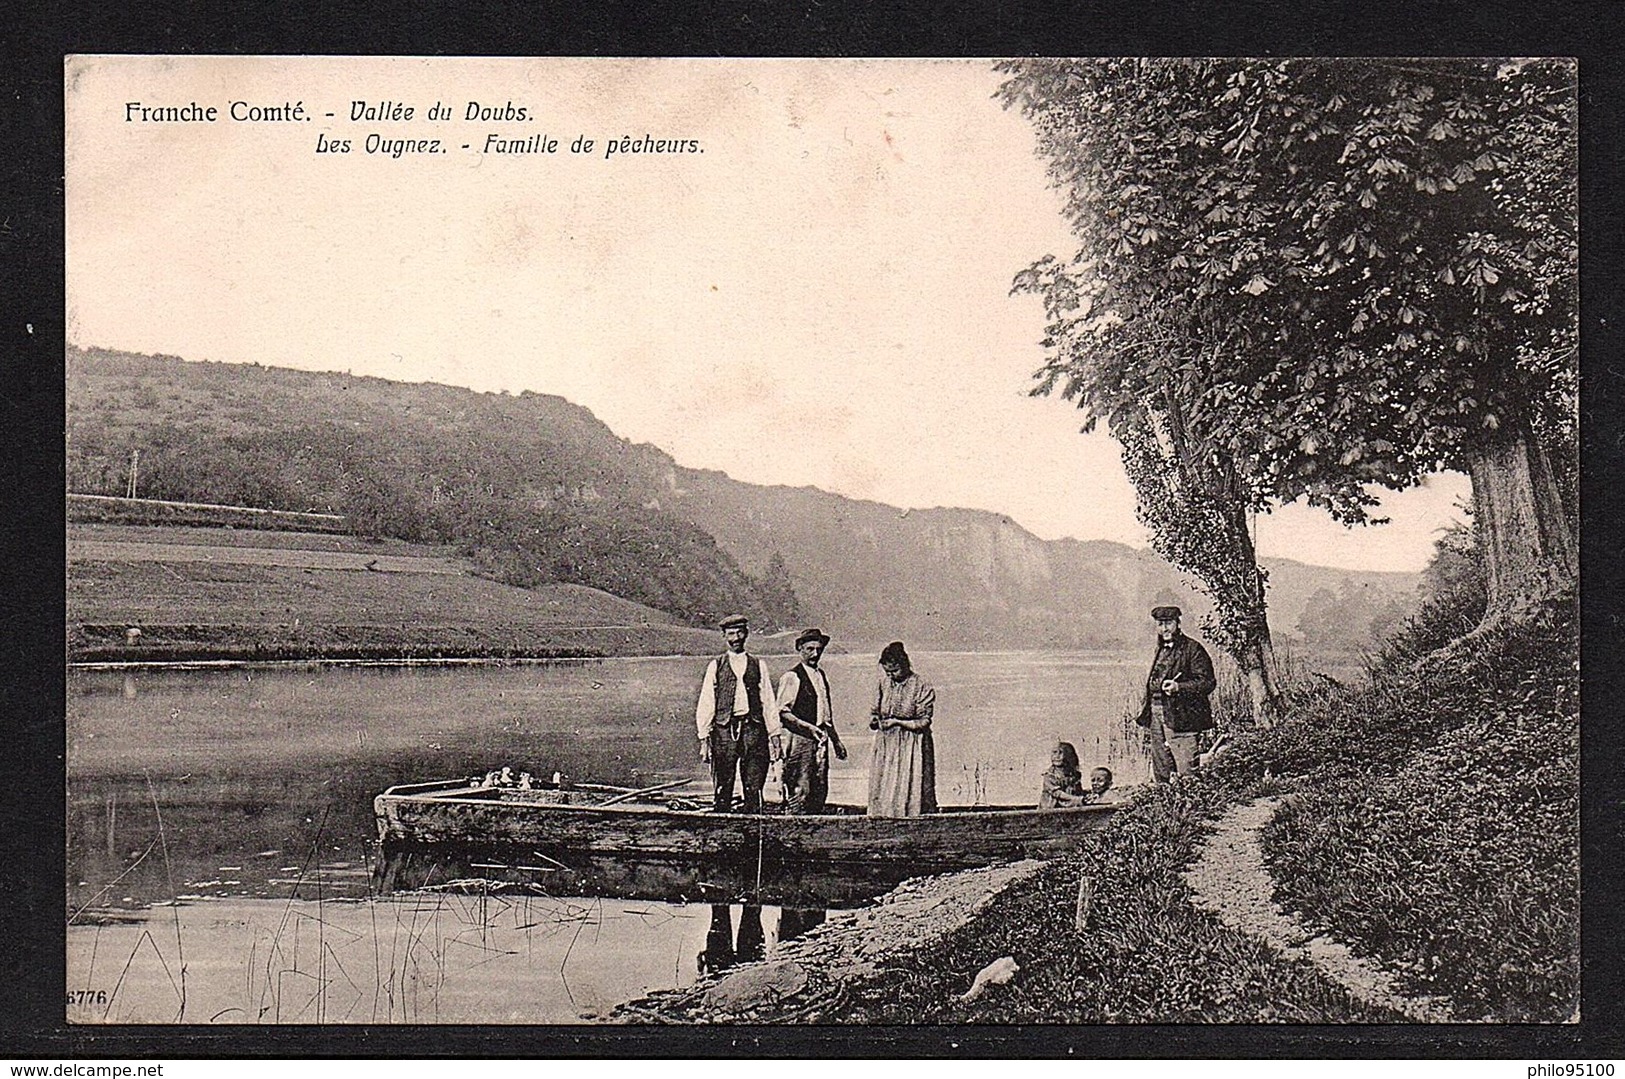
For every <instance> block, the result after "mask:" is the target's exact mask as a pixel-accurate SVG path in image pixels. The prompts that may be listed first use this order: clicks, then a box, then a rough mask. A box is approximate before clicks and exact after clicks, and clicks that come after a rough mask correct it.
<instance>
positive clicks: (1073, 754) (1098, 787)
mask: <svg viewBox="0 0 1625 1079" xmlns="http://www.w3.org/2000/svg"><path fill="white" fill-rule="evenodd" d="M1111 789H1112V770H1111V769H1110V768H1107V767H1105V766H1101V767H1099V768H1096V769H1095V770H1094V771H1092V772H1090V773H1089V789H1088V790H1084V788H1083V772H1082V770H1081V769H1080V767H1079V765H1078V751H1077V748H1076V747H1074V746H1073V745H1072V743H1071V742H1057V743H1055V749H1054V750H1053V751H1051V753H1050V757H1049V771H1047V772H1045V773H1044V787H1043V789H1042V790H1041V791H1039V793H1038V808H1039V809H1060V808H1062V807H1064V806H1080V805H1088V804H1089V803H1090V802H1098V801H1101V800H1103V799H1104V798H1105V797H1106V793H1107V792H1108V791H1110V790H1111Z"/></svg>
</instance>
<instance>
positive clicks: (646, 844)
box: [374, 785, 1114, 868]
mask: <svg viewBox="0 0 1625 1079" xmlns="http://www.w3.org/2000/svg"><path fill="white" fill-rule="evenodd" d="M557 797H558V795H556V794H553V793H550V792H547V791H520V790H514V789H511V788H490V787H468V786H465V785H440V786H435V785H419V786H415V787H396V788H391V789H390V790H388V791H385V792H384V793H383V794H381V795H379V796H378V797H377V799H376V800H375V802H374V811H375V813H376V816H377V819H378V828H379V837H380V839H381V840H382V841H383V842H384V844H385V845H386V846H389V845H399V844H411V845H435V844H455V843H463V844H477V845H501V846H526V847H530V848H533V849H535V850H538V851H548V852H559V851H569V852H581V853H589V854H611V855H616V856H618V857H622V858H651V857H661V858H684V859H738V858H741V857H751V858H756V859H772V860H773V861H775V862H784V861H790V862H794V861H811V862H824V863H828V862H841V863H859V864H863V863H868V864H891V865H899V864H902V865H919V866H920V867H922V868H927V867H929V868H940V867H948V866H951V867H968V866H977V865H987V864H990V863H993V862H997V861H1005V860H1009V859H1016V858H1031V857H1040V858H1042V857H1051V856H1053V855H1056V854H1059V853H1064V852H1065V851H1068V850H1073V849H1076V848H1077V847H1078V846H1079V845H1080V844H1081V843H1082V842H1083V841H1084V838H1085V837H1086V836H1087V835H1088V834H1089V832H1091V831H1093V830H1095V829H1097V828H1099V827H1101V826H1103V825H1104V824H1105V823H1106V821H1108V820H1109V819H1110V817H1111V815H1112V813H1113V811H1114V807H1113V806H1111V805H1092V806H1080V807H1076V808H1069V809H1052V810H1039V809H1036V808H1033V807H1009V808H989V807H965V808H947V809H945V810H944V811H942V812H940V813H935V814H930V815H927V816H923V817H907V818H885V817H869V816H866V815H864V813H863V812H862V810H861V809H857V808H855V807H839V806H836V807H831V810H832V811H831V812H829V813H826V814H820V815H817V816H790V815H786V814H774V813H768V814H742V813H712V812H695V811H689V810H682V809H667V808H659V807H650V806H646V805H612V806H596V805H577V804H568V803H564V802H560V801H557V800H554V799H556V798H557ZM600 800H601V799H600Z"/></svg>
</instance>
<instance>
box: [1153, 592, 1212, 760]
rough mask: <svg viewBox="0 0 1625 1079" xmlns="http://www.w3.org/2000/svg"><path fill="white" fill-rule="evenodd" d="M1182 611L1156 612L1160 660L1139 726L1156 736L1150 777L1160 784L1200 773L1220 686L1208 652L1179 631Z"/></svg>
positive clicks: (1159, 609)
mask: <svg viewBox="0 0 1625 1079" xmlns="http://www.w3.org/2000/svg"><path fill="white" fill-rule="evenodd" d="M1179 616H1180V610H1179V608H1178V607H1172V606H1169V607H1154V608H1152V610H1151V617H1152V618H1154V619H1156V622H1157V654H1156V655H1155V656H1154V657H1152V660H1151V673H1150V674H1149V675H1147V676H1146V680H1145V705H1144V707H1142V708H1141V709H1140V715H1139V717H1138V720H1137V722H1138V723H1139V724H1140V726H1142V727H1146V728H1148V729H1149V730H1150V731H1151V771H1152V774H1153V775H1154V776H1156V780H1157V782H1158V783H1166V782H1168V780H1169V779H1170V778H1172V777H1173V776H1174V775H1181V776H1188V775H1190V774H1191V772H1192V771H1194V770H1195V768H1196V749H1197V741H1198V739H1199V736H1200V735H1201V733H1202V732H1203V731H1205V730H1211V729H1212V727H1213V708H1212V706H1211V705H1210V704H1209V703H1208V695H1209V694H1211V693H1212V692H1213V688H1214V686H1216V685H1217V684H1218V682H1217V680H1216V679H1215V678H1214V677H1213V658H1212V657H1211V656H1209V655H1208V654H1207V649H1206V648H1203V647H1202V646H1201V645H1200V644H1199V643H1197V642H1196V641H1193V640H1192V639H1191V638H1189V637H1187V636H1185V635H1184V634H1183V633H1181V632H1180V631H1179Z"/></svg>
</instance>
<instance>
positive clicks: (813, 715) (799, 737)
mask: <svg viewBox="0 0 1625 1079" xmlns="http://www.w3.org/2000/svg"><path fill="white" fill-rule="evenodd" d="M828 645H829V634H827V633H825V632H824V631H823V630H819V629H809V630H804V631H803V632H802V634H801V636H799V637H797V638H796V651H797V652H798V653H800V655H801V662H800V663H797V664H796V665H795V666H794V667H791V668H790V669H789V670H787V671H785V672H784V677H783V678H781V679H779V720H780V722H782V723H783V724H784V729H785V732H786V734H785V747H784V811H785V812H786V813H822V812H823V811H824V806H825V804H826V803H827V802H828V800H829V754H830V750H832V749H833V750H834V751H835V755H836V756H837V757H839V758H841V760H843V761H844V760H846V747H845V746H844V745H842V744H841V736H840V735H839V734H837V733H835V717H834V713H833V711H832V710H831V708H830V697H829V678H828V676H826V675H825V674H824V671H823V669H822V668H820V667H819V665H818V663H819V660H821V659H823V657H824V649H825V648H826V647H828Z"/></svg>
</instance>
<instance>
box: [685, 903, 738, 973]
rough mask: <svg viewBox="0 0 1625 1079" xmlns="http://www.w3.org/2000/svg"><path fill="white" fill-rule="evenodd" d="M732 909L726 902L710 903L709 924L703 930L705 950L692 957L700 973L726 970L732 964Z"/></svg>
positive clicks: (733, 953)
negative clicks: (704, 930)
mask: <svg viewBox="0 0 1625 1079" xmlns="http://www.w3.org/2000/svg"><path fill="white" fill-rule="evenodd" d="M736 958H737V956H736V954H735V952H734V920H733V910H732V909H731V908H730V907H729V906H728V904H726V903H712V904H711V926H710V928H709V929H707V930H706V932H705V950H704V951H702V952H700V954H699V955H697V956H695V957H694V966H695V967H696V968H697V969H698V970H699V972H700V973H701V974H705V973H707V972H710V971H716V970H726V969H727V968H729V967H731V966H733V965H734V961H735V959H736Z"/></svg>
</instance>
